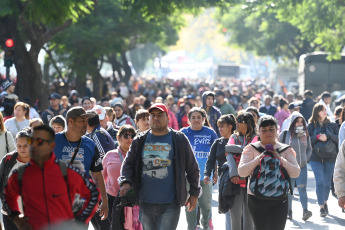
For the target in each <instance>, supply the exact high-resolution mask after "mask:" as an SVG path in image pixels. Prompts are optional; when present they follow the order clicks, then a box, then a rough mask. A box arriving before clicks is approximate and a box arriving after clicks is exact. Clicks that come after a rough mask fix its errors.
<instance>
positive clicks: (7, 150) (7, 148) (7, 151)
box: [5, 131, 10, 153]
mask: <svg viewBox="0 0 345 230" xmlns="http://www.w3.org/2000/svg"><path fill="white" fill-rule="evenodd" d="M5 140H6V153H9V150H10V149H9V147H8V140H7V131H5Z"/></svg>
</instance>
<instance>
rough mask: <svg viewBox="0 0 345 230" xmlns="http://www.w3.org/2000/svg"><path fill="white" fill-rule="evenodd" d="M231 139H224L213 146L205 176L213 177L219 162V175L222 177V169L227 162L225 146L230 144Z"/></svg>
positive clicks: (218, 140)
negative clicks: (215, 166)
mask: <svg viewBox="0 0 345 230" xmlns="http://www.w3.org/2000/svg"><path fill="white" fill-rule="evenodd" d="M228 141H229V139H225V138H224V137H221V138H218V139H217V140H215V141H214V142H213V144H212V146H211V150H210V155H208V159H207V161H206V167H205V172H204V175H205V176H208V177H211V174H212V171H213V169H214V165H215V163H216V161H217V162H218V175H220V173H221V172H220V167H222V165H223V164H224V163H225V162H226V156H225V145H226V144H227V143H228Z"/></svg>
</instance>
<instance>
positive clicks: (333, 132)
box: [308, 122, 339, 162]
mask: <svg viewBox="0 0 345 230" xmlns="http://www.w3.org/2000/svg"><path fill="white" fill-rule="evenodd" d="M308 133H309V136H310V140H311V145H312V147H313V151H312V154H311V157H310V160H311V161H318V162H323V161H331V162H335V160H336V158H337V153H335V154H334V157H331V158H320V157H318V156H317V155H316V153H315V152H314V145H315V144H316V143H317V142H319V140H318V139H317V135H318V134H320V133H323V134H326V136H327V140H331V141H333V142H334V144H335V145H336V147H337V148H338V141H339V140H338V133H339V128H338V125H337V124H336V123H335V122H328V123H326V124H325V125H323V126H320V125H319V124H317V125H316V126H314V124H312V123H309V124H308Z"/></svg>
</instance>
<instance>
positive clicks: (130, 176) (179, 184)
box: [118, 129, 201, 206]
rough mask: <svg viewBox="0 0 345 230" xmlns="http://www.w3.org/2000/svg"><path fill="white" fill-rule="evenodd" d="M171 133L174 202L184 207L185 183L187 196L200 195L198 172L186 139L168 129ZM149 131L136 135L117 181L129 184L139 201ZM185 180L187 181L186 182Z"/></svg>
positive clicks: (182, 135)
mask: <svg viewBox="0 0 345 230" xmlns="http://www.w3.org/2000/svg"><path fill="white" fill-rule="evenodd" d="M170 131H171V132H172V139H173V149H174V157H173V161H174V164H173V165H174V174H175V189H176V200H177V203H178V204H179V205H180V206H184V205H185V202H186V201H187V198H188V192H187V188H186V182H187V180H188V182H189V184H190V190H189V194H190V195H191V196H196V197H199V195H200V194H201V193H200V192H201V187H200V170H199V166H198V163H197V161H196V159H195V156H194V153H193V150H192V148H191V146H190V143H189V141H188V139H187V137H186V136H185V135H184V134H183V133H182V132H179V131H175V130H173V129H170ZM149 132H150V130H148V131H146V132H142V133H140V134H139V135H137V136H136V137H135V138H134V140H133V142H132V145H131V147H130V149H129V151H128V152H127V155H126V158H125V159H124V161H123V163H122V167H121V176H120V177H119V179H118V182H119V184H120V185H122V184H123V183H125V182H128V183H130V184H131V186H132V187H133V188H134V191H135V192H136V195H137V200H139V189H140V184H141V177H142V170H143V155H142V151H143V147H144V144H145V140H146V137H147V135H148V133H149ZM186 179H187V180H186Z"/></svg>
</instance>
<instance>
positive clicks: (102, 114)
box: [92, 105, 105, 121]
mask: <svg viewBox="0 0 345 230" xmlns="http://www.w3.org/2000/svg"><path fill="white" fill-rule="evenodd" d="M92 110H93V111H95V112H96V113H97V114H98V116H99V120H100V121H101V120H104V119H105V109H104V108H103V107H102V106H100V105H96V106H95V107H93V108H92Z"/></svg>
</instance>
